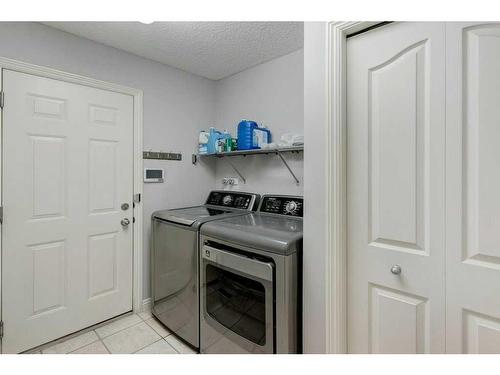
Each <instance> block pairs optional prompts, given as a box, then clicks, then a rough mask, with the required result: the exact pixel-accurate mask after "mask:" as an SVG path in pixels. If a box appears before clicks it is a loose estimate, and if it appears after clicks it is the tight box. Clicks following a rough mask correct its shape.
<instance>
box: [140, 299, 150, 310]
mask: <svg viewBox="0 0 500 375" xmlns="http://www.w3.org/2000/svg"><path fill="white" fill-rule="evenodd" d="M142 311H151V298H146V299H144V300H143V301H142Z"/></svg>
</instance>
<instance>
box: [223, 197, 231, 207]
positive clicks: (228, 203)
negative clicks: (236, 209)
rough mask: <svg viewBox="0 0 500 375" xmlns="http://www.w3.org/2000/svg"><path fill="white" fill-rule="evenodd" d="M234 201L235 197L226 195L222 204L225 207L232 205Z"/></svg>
mask: <svg viewBox="0 0 500 375" xmlns="http://www.w3.org/2000/svg"><path fill="white" fill-rule="evenodd" d="M232 201H233V197H232V196H230V195H225V196H224V198H222V204H223V205H225V206H227V205H230V204H231V202H232Z"/></svg>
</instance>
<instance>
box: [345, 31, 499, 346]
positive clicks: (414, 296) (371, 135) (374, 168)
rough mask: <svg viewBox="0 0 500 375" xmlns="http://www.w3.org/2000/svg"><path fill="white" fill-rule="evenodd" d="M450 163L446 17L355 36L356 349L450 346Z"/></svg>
mask: <svg viewBox="0 0 500 375" xmlns="http://www.w3.org/2000/svg"><path fill="white" fill-rule="evenodd" d="M444 163H445V25H444V24H443V23H396V24H390V25H387V26H384V27H381V28H379V29H375V30H373V31H370V32H367V33H365V34H360V35H357V36H355V37H352V38H349V39H348V41H347V191H348V201H347V217H348V218H347V220H348V234H347V246H348V311H347V316H348V350H349V352H352V353H441V352H444V351H445V332H444V327H445V279H444V277H445V272H444V270H445V263H444V262H445V253H444V249H445V226H444V224H445V220H444V219H445V217H444V215H445V207H444V193H445V170H444ZM499 202H500V201H499ZM393 266H396V267H395V269H394V272H395V273H397V269H396V268H397V266H399V267H400V268H401V273H400V274H393V273H392V272H391V268H392V267H393Z"/></svg>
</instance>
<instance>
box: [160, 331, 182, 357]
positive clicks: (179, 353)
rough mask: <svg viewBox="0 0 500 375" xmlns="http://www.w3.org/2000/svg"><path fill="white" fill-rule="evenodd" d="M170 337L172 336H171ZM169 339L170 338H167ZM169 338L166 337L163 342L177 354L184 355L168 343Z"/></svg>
mask: <svg viewBox="0 0 500 375" xmlns="http://www.w3.org/2000/svg"><path fill="white" fill-rule="evenodd" d="M169 336H170V335H169ZM167 337H168V336H167ZM167 337H164V338H163V340H164V341H165V342H166V343H167V345H168V346H170V347H171V348H172V349H174V351H175V352H176V353H177V354H182V353H181V352H180V351H178V350H177V349H175V348H174V347H173V346H172V344H170V343H169V342H168V341H167Z"/></svg>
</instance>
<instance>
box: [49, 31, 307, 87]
mask: <svg viewBox="0 0 500 375" xmlns="http://www.w3.org/2000/svg"><path fill="white" fill-rule="evenodd" d="M45 24H46V25H49V26H52V27H55V28H58V29H60V30H63V31H66V32H69V33H72V34H75V35H78V36H81V37H84V38H87V39H91V40H94V41H97V42H99V43H102V44H105V45H108V46H111V47H115V48H118V49H122V50H125V51H127V52H130V53H133V54H136V55H139V56H142V57H146V58H148V59H151V60H154V61H157V62H160V63H163V64H167V65H170V66H173V67H176V68H178V69H181V70H184V71H187V72H190V73H193V74H197V75H200V76H202V77H205V78H209V79H211V80H219V79H222V78H225V77H228V76H230V75H233V74H235V73H238V72H241V71H243V70H245V69H248V68H250V67H253V66H255V65H258V64H261V63H263V62H266V61H269V60H272V59H274V58H276V57H280V56H283V55H286V54H289V53H290V52H293V51H296V50H298V49H301V48H302V47H303V44H304V28H303V23H302V22H155V23H153V24H149V25H146V24H142V23H139V22H46V23H45Z"/></svg>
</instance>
